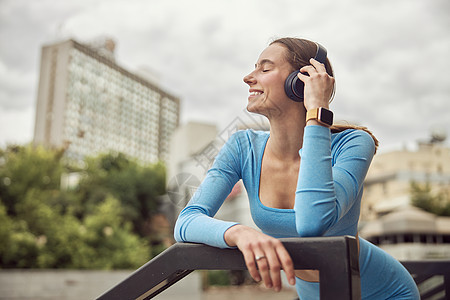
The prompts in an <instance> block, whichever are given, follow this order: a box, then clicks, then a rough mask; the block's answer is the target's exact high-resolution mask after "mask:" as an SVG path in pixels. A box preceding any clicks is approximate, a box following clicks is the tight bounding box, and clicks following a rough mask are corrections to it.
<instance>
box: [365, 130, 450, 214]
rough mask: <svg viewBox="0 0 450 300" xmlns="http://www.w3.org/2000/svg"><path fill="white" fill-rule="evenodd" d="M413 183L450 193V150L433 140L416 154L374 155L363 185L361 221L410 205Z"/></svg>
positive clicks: (398, 152)
mask: <svg viewBox="0 0 450 300" xmlns="http://www.w3.org/2000/svg"><path fill="white" fill-rule="evenodd" d="M412 182H415V183H418V184H422V185H424V184H429V185H430V186H431V188H432V191H435V192H438V191H448V192H449V193H450V191H449V189H450V148H448V147H446V146H445V144H444V143H443V142H435V141H433V139H431V141H429V142H420V143H419V144H418V147H417V149H416V150H414V151H410V150H406V149H405V150H400V151H393V152H389V153H380V154H377V155H375V157H374V159H373V161H372V164H371V166H370V169H369V171H368V174H367V177H366V180H365V182H364V195H363V199H362V206H361V220H362V221H370V220H374V219H377V218H378V217H380V216H382V215H384V214H387V213H389V212H391V211H393V210H395V209H396V208H398V207H402V206H405V205H409V204H411V196H410V194H411V183H412Z"/></svg>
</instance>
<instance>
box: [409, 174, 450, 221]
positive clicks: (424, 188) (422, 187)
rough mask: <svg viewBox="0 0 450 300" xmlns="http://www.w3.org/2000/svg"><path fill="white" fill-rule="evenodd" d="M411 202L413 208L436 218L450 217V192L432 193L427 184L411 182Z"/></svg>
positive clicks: (445, 190) (439, 191) (442, 190)
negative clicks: (431, 214)
mask: <svg viewBox="0 0 450 300" xmlns="http://www.w3.org/2000/svg"><path fill="white" fill-rule="evenodd" d="M410 191H411V202H412V204H413V205H414V206H416V207H419V208H421V209H423V210H425V211H428V212H430V213H433V214H435V215H438V216H450V190H448V189H444V188H442V189H439V190H438V191H433V189H432V187H431V185H430V183H429V182H427V183H425V184H420V183H417V182H411V189H410Z"/></svg>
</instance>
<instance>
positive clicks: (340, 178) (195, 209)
mask: <svg viewBox="0 0 450 300" xmlns="http://www.w3.org/2000/svg"><path fill="white" fill-rule="evenodd" d="M268 138H269V133H268V132H261V131H253V130H245V131H238V132H236V133H235V134H233V135H232V136H231V137H230V139H229V140H228V141H227V143H226V144H225V145H224V146H223V148H222V149H221V151H220V152H219V154H218V155H217V157H216V160H215V162H214V164H213V166H212V168H211V169H210V170H209V171H208V172H207V175H206V178H205V179H204V181H203V182H202V184H201V185H200V187H199V188H198V189H197V191H196V193H195V194H194V196H193V197H192V199H191V200H190V202H189V203H188V205H187V206H186V207H185V208H184V209H183V210H182V211H181V213H180V215H179V217H178V220H177V222H176V225H175V230H174V231H175V232H174V236H175V239H176V241H178V242H198V243H204V244H208V245H211V246H216V247H220V248H227V247H229V246H228V245H227V244H226V242H225V240H224V233H225V231H226V230H227V229H228V228H230V227H231V226H233V225H235V224H237V223H234V222H226V221H222V220H218V219H215V218H213V217H214V215H215V214H216V212H217V211H218V209H219V208H220V206H221V205H222V203H223V201H224V200H225V198H226V197H227V196H228V194H229V193H230V191H231V189H232V188H233V186H234V185H235V183H236V182H237V181H238V180H239V179H242V181H243V183H244V186H245V189H246V190H247V193H248V197H249V201H250V210H251V214H252V217H253V220H254V222H255V224H256V225H257V226H258V227H259V228H260V229H261V230H262V231H263V232H264V233H266V234H268V235H271V236H274V237H277V238H281V237H307V236H333V235H334V236H336V235H345V234H348V235H356V233H357V224H358V219H359V213H360V202H361V196H362V186H363V181H364V177H365V176H366V173H367V170H368V168H369V165H370V163H371V160H372V157H373V155H374V152H375V145H374V141H373V139H372V137H371V136H370V135H369V134H368V133H366V132H365V131H362V130H345V131H343V132H340V133H336V134H331V133H330V129H328V128H326V127H323V126H306V127H305V131H304V139H303V148H302V149H300V151H299V155H300V156H301V162H300V169H299V175H298V183H297V189H296V193H295V204H294V208H293V209H278V208H271V207H267V206H265V205H263V204H262V203H261V201H260V199H259V184H260V176H261V162H262V157H263V154H264V150H265V147H266V143H267V140H268Z"/></svg>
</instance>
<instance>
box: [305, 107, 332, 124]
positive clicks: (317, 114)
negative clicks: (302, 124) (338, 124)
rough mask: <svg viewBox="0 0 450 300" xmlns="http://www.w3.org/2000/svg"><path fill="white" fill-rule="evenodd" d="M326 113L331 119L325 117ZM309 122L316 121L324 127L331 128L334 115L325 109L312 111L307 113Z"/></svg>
mask: <svg viewBox="0 0 450 300" xmlns="http://www.w3.org/2000/svg"><path fill="white" fill-rule="evenodd" d="M324 112H325V113H326V114H328V115H330V116H331V118H330V117H328V118H327V117H325V115H324ZM309 120H316V121H318V122H319V123H321V124H323V125H326V126H331V125H333V113H332V112H331V111H330V110H328V109H326V108H324V107H317V108H314V109H310V110H308V111H307V112H306V122H308V121H309Z"/></svg>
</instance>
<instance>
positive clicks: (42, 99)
mask: <svg viewBox="0 0 450 300" xmlns="http://www.w3.org/2000/svg"><path fill="white" fill-rule="evenodd" d="M113 52H114V42H113V41H112V40H106V41H105V43H104V46H103V47H98V46H96V47H93V46H87V45H83V44H80V43H78V42H76V41H74V40H67V41H63V42H59V43H56V44H52V45H46V46H44V47H43V48H42V54H41V68H40V81H39V88H38V97H37V106H36V122H35V131H34V144H41V145H44V146H46V147H55V148H61V147H63V148H65V149H66V156H67V157H68V158H69V159H74V160H79V159H82V158H83V157H85V156H90V155H96V154H98V153H102V152H109V151H114V152H121V153H124V154H126V155H128V156H129V157H133V158H136V159H138V160H139V161H141V162H143V163H153V162H156V161H158V160H162V161H167V160H168V155H169V145H170V144H169V143H170V136H171V135H172V133H173V132H174V130H175V128H176V127H177V126H178V123H179V114H180V113H179V111H180V101H179V99H178V98H177V97H175V96H173V95H171V94H169V93H168V92H166V91H164V90H162V89H161V88H159V87H158V86H157V85H156V84H154V83H152V82H150V81H149V80H147V79H145V78H144V77H142V76H139V75H136V74H133V73H131V72H129V71H127V70H125V69H124V68H122V67H120V66H119V65H118V64H116V63H115V61H114V55H113Z"/></svg>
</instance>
